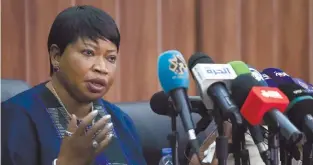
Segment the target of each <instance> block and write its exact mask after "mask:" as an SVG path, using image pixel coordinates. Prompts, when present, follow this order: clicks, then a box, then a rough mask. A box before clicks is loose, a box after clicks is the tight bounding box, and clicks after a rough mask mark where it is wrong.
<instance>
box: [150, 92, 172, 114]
mask: <svg viewBox="0 0 313 165" xmlns="http://www.w3.org/2000/svg"><path fill="white" fill-rule="evenodd" d="M150 107H151V109H152V111H153V112H154V113H156V114H159V115H169V114H170V112H169V111H170V110H172V109H171V105H170V104H169V96H168V95H167V94H166V93H164V91H160V92H157V93H155V94H154V95H153V96H152V97H151V99H150Z"/></svg>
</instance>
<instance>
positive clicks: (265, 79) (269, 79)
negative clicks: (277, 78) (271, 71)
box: [261, 72, 277, 87]
mask: <svg viewBox="0 0 313 165" xmlns="http://www.w3.org/2000/svg"><path fill="white" fill-rule="evenodd" d="M261 74H262V77H263V79H264V81H265V82H266V83H267V85H268V86H270V87H277V84H276V83H275V82H274V80H273V79H272V78H271V77H270V76H268V75H267V74H265V73H263V72H261Z"/></svg>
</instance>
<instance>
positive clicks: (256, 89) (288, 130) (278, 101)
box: [231, 74, 303, 165]
mask: <svg viewBox="0 0 313 165" xmlns="http://www.w3.org/2000/svg"><path fill="white" fill-rule="evenodd" d="M231 90H232V94H233V99H234V101H235V102H236V103H237V104H239V105H242V107H241V110H240V112H241V114H242V115H243V117H244V118H245V119H246V120H247V121H248V122H249V123H250V124H251V125H259V124H261V122H262V120H264V122H265V124H267V125H268V126H269V132H270V134H273V135H271V136H269V148H270V152H271V154H272V155H273V157H271V164H275V165H278V160H279V159H278V148H279V141H278V140H279V138H278V137H277V132H278V131H279V133H280V134H279V135H281V136H282V137H283V138H284V139H286V142H287V143H288V144H291V145H297V144H298V143H299V142H301V140H302V138H303V135H302V133H301V132H300V131H299V130H298V129H297V128H296V127H295V126H294V125H293V124H292V123H291V122H290V121H289V120H288V118H287V117H286V116H285V115H284V114H283V112H284V111H285V110H286V108H287V106H288V104H289V100H288V98H287V96H285V95H284V94H283V93H282V92H281V91H280V90H279V89H277V88H273V87H265V86H262V84H261V83H259V82H258V81H257V80H256V79H255V78H253V77H252V76H251V75H249V74H242V75H239V76H238V77H237V78H236V79H234V80H233V83H232V86H231Z"/></svg>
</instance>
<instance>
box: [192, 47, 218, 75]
mask: <svg viewBox="0 0 313 165" xmlns="http://www.w3.org/2000/svg"><path fill="white" fill-rule="evenodd" d="M201 63H202V64H214V61H213V60H212V58H211V57H209V56H208V55H207V54H205V53H202V52H197V53H195V54H193V55H192V56H191V57H190V58H189V60H188V68H189V70H190V71H191V69H192V68H193V67H194V66H195V65H196V64H201Z"/></svg>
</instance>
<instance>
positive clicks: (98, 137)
mask: <svg viewBox="0 0 313 165" xmlns="http://www.w3.org/2000/svg"><path fill="white" fill-rule="evenodd" d="M112 128H113V124H112V123H108V124H107V125H106V126H105V127H104V129H103V130H101V132H99V133H98V134H97V135H96V137H95V140H96V141H97V142H101V141H103V140H104V139H105V138H106V137H107V136H108V134H109V132H110V131H111V130H112Z"/></svg>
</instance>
